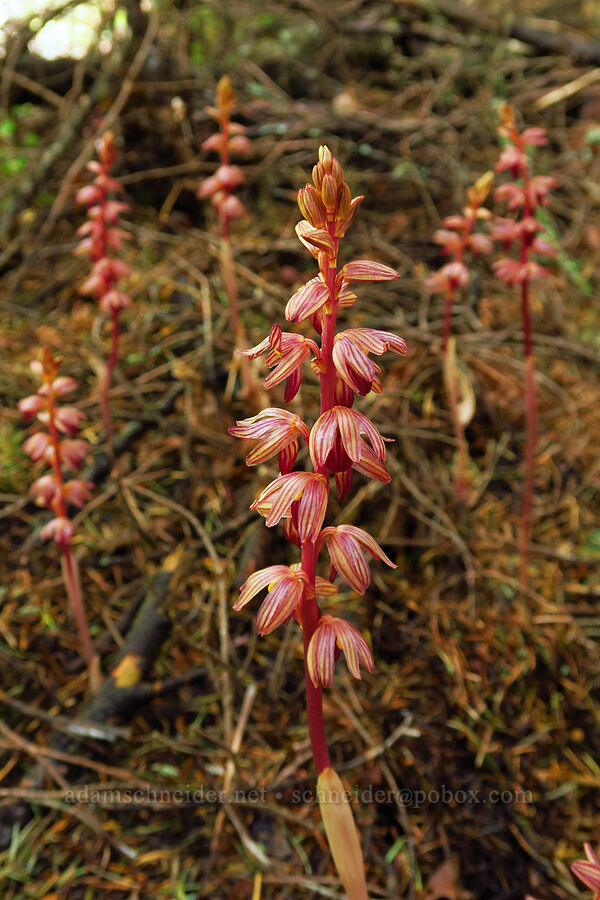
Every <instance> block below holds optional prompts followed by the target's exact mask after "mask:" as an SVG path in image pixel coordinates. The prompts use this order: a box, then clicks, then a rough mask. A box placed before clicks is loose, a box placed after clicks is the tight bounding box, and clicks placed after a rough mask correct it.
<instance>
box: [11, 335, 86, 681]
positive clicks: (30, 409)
mask: <svg viewBox="0 0 600 900" xmlns="http://www.w3.org/2000/svg"><path fill="white" fill-rule="evenodd" d="M60 363H61V359H60V357H54V356H53V355H52V353H51V351H50V350H49V349H48V348H45V349H44V351H43V354H42V358H41V360H34V362H32V363H31V370H32V372H33V374H34V375H35V376H36V377H37V378H39V379H40V380H41V382H42V383H41V386H40V387H39V388H38V391H37V393H36V394H32V395H31V396H30V397H25V398H24V399H23V400H21V401H20V402H19V410H20V412H21V413H22V415H23V418H24V419H25V420H26V421H27V420H30V419H33V418H34V417H35V418H37V419H38V421H39V422H41V423H42V425H44V426H45V429H46V430H45V431H36V432H35V433H34V434H32V435H31V436H30V437H28V438H27V440H26V441H25V443H24V444H23V449H24V450H25V452H26V453H27V455H28V456H30V457H31V459H32V460H33V462H34V463H37V462H43V463H45V464H46V465H47V466H49V467H50V471H49V472H47V473H46V474H44V475H41V476H40V477H39V478H37V479H36V481H34V483H33V485H32V486H31V494H32V496H33V498H34V500H35V502H36V503H37V504H38V505H39V506H46V507H47V508H48V509H50V510H52V512H53V513H54V517H53V518H52V519H50V521H49V522H48V523H47V524H46V525H44V527H43V528H42V530H41V532H40V536H41V538H42V539H44V540H47V539H52V540H54V541H55V542H56V543H57V544H58V546H59V547H60V551H61V554H62V571H63V579H64V582H65V588H66V591H67V596H68V598H69V602H70V604H71V610H72V613H73V617H74V619H75V621H76V624H77V628H78V631H79V637H80V640H81V646H82V650H83V655H84V658H85V660H86V663H87V667H88V675H89V681H90V687H91V688H92V690H95V689H96V688H97V687H98V686H99V684H100V681H101V676H100V665H99V660H98V657H97V656H96V654H95V653H94V648H93V646H92V642H91V639H90V635H89V630H88V625H87V618H86V614H85V609H84V605H83V598H82V595H81V584H80V580H79V571H78V567H77V562H76V560H75V557H74V556H73V553H72V550H71V540H72V538H73V532H74V529H73V523H72V521H71V519H70V518H69V513H68V509H67V504H68V503H72V504H73V505H74V506H78V507H79V508H82V507H83V506H85V504H86V502H87V500H88V499H89V496H90V492H91V491H92V489H93V487H94V485H93V484H92V483H91V482H89V481H84V480H83V479H81V478H70V479H68V480H67V479H65V476H64V469H65V468H67V469H72V470H75V471H77V470H78V469H80V468H81V465H82V464H83V460H84V458H85V456H86V454H87V452H88V449H89V445H88V443H87V442H86V441H83V440H80V439H78V438H75V435H76V434H77V432H78V430H79V425H80V422H81V419H82V418H83V416H82V414H81V412H80V411H79V410H78V409H76V408H75V407H74V406H59V403H60V402H61V398H62V397H64V396H65V395H66V394H70V393H72V392H73V391H74V390H75V389H76V387H77V382H76V381H74V379H73V378H68V377H65V376H62V375H59V374H58V367H59V365H60ZM65 435H66V436H65Z"/></svg>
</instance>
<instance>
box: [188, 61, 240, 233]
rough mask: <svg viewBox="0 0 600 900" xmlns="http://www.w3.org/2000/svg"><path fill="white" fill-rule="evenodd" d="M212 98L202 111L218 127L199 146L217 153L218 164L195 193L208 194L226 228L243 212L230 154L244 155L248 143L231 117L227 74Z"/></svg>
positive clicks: (232, 97)
mask: <svg viewBox="0 0 600 900" xmlns="http://www.w3.org/2000/svg"><path fill="white" fill-rule="evenodd" d="M216 102H217V105H216V107H213V106H207V107H206V109H205V111H206V112H207V113H208V114H209V116H211V118H213V119H214V120H215V121H216V122H218V125H219V131H218V132H216V133H215V134H211V136H210V137H209V138H207V139H206V140H205V141H204V143H203V144H202V149H203V150H207V151H213V152H216V153H218V154H219V157H220V160H221V164H220V166H219V168H218V169H217V171H216V172H215V174H214V175H211V177H210V178H207V179H206V180H205V181H203V182H202V184H201V185H200V188H199V189H198V197H199V198H200V199H205V198H210V202H211V203H212V204H213V206H214V207H215V208H216V209H217V212H218V213H219V218H220V220H221V224H222V225H223V226H224V227H225V228H228V227H229V223H230V222H231V221H233V219H241V218H243V217H244V216H246V215H247V212H246V208H245V207H244V204H243V203H242V202H241V200H240V199H239V197H236V195H235V194H234V191H235V190H236V188H238V187H239V186H240V185H241V184H243V183H244V181H245V178H244V175H243V172H242V170H241V169H240V168H239V166H233V165H231V162H230V159H231V155H232V154H234V155H236V154H237V155H238V156H246V155H247V154H248V153H249V152H250V150H251V146H252V145H251V143H250V140H249V139H248V138H247V137H246V129H245V127H244V126H243V125H240V124H239V123H238V122H232V121H231V114H232V112H233V110H234V108H235V94H234V93H233V88H232V86H231V82H230V80H229V78H228V77H227V75H224V76H223V77H222V78H221V80H220V81H219V83H218V85H217V96H216Z"/></svg>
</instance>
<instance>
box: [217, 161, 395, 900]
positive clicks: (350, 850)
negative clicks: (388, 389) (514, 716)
mask: <svg viewBox="0 0 600 900" xmlns="http://www.w3.org/2000/svg"><path fill="white" fill-rule="evenodd" d="M312 179H313V183H312V184H307V185H306V186H305V187H304V188H303V189H302V190H301V191H300V192H299V194H298V205H299V207H300V210H301V212H302V214H303V215H304V219H303V220H302V221H301V222H299V223H298V225H297V226H296V234H297V235H298V238H299V239H300V241H301V243H302V244H303V245H304V246H305V247H306V249H307V250H308V251H309V253H311V255H312V256H313V257H314V258H315V260H316V261H317V264H318V268H319V272H318V274H317V275H316V276H315V277H314V278H312V279H311V280H310V281H308V283H307V284H305V285H304V286H303V287H302V288H300V290H299V291H297V292H296V293H295V294H294V296H293V297H292V298H291V299H290V301H289V302H288V304H287V306H286V309H285V316H286V318H287V319H288V321H290V322H304V321H306V320H309V321H310V323H311V324H312V326H313V328H314V330H315V331H316V333H317V340H314V339H312V338H308V337H304V336H303V335H302V334H298V333H295V332H284V331H282V330H281V327H280V326H279V325H277V324H276V325H273V327H272V328H271V331H270V333H269V335H268V337H267V338H265V339H264V340H263V341H261V342H260V343H259V344H258V345H257V346H256V347H253V348H252V349H250V350H241V351H239V352H241V353H243V354H244V355H245V356H249V357H250V358H254V357H256V356H259V355H262V354H265V362H266V365H267V366H268V367H270V368H271V369H272V371H271V372H270V374H269V376H268V377H267V379H266V381H265V387H266V388H270V387H274V386H275V385H277V384H280V383H282V382H285V391H284V399H285V402H288V403H289V402H290V401H291V400H293V398H294V397H295V395H296V393H297V392H298V390H299V388H300V385H301V383H302V376H303V365H304V363H305V362H307V361H310V365H311V368H312V370H313V372H314V374H316V375H317V376H318V378H319V381H320V389H321V391H320V393H321V408H320V415H319V417H318V418H317V420H316V422H315V423H314V424H313V426H312V428H309V427H308V425H307V424H306V423H305V422H303V421H302V420H301V419H300V418H299V416H297V415H295V414H294V413H291V412H289V411H288V410H285V409H278V408H273V407H270V408H268V409H265V410H263V411H262V412H261V413H259V414H258V415H256V416H253V417H252V418H250V419H245V420H243V421H240V422H238V423H237V424H236V425H235V426H234V427H232V428H230V429H229V430H230V432H231V434H233V435H235V436H236V437H240V438H245V439H255V440H257V441H258V443H257V445H256V446H255V447H254V449H253V450H252V451H251V452H250V453H249V454H248V456H247V459H246V461H247V463H248V465H257V464H259V463H262V462H265V461H266V460H268V459H270V458H271V457H273V456H278V459H279V470H280V473H279V475H278V476H277V478H275V480H274V481H272V482H271V483H270V484H268V485H267V486H266V487H265V488H264V489H263V490H262V491H261V492H260V494H259V496H258V497H257V498H256V500H255V501H254V503H253V504H252V507H253V508H254V509H256V510H257V511H258V512H259V513H260V514H261V515H262V516H264V517H265V523H266V525H267V526H273V525H276V524H277V523H278V522H280V521H283V529H284V533H285V535H286V537H287V538H288V540H290V541H291V542H292V543H294V544H295V545H296V546H298V547H300V549H301V562H300V563H294V564H293V565H291V566H285V565H271V566H268V567H267V568H266V569H262V570H260V571H257V572H254V573H253V574H252V575H250V577H249V578H248V579H247V581H246V582H245V584H244V585H243V586H242V589H241V592H240V596H239V598H238V600H237V601H236V603H235V606H234V608H235V609H236V610H239V609H242V608H243V607H244V606H246V604H247V603H249V602H250V601H251V600H252V599H253V598H254V597H255V596H256V595H257V594H259V593H260V592H261V591H263V590H264V589H265V588H267V595H266V598H265V599H264V600H263V602H262V605H261V606H260V609H259V612H258V615H257V618H256V627H257V630H258V632H259V634H261V635H264V634H267V633H269V632H270V631H272V630H273V629H274V628H276V627H277V626H278V625H282V624H284V623H285V622H287V621H288V620H290V619H291V618H294V619H295V620H296V621H297V622H298V624H299V625H300V627H301V629H302V637H303V647H304V667H305V682H306V706H307V718H308V730H309V735H310V742H311V747H312V752H313V756H314V760H315V765H316V768H317V773H318V795H319V801H320V807H321V812H322V815H323V820H324V824H325V828H326V831H327V835H328V839H329V844H330V847H331V851H332V855H333V858H334V861H335V864H336V866H337V869H338V872H339V875H340V878H341V880H342V883H343V884H344V887H345V889H346V892H347V894H348V897H349V898H351V900H364V898H365V897H367V890H366V883H365V876H364V867H363V862H362V853H361V849H360V842H359V839H358V834H357V832H356V828H355V825H354V822H353V818H352V813H351V810H350V806H349V804H348V802H347V799H346V798H345V795H344V791H343V786H342V782H341V780H340V778H339V777H338V775H337V774H336V773H335V771H334V770H333V768H332V767H331V762H330V757H329V751H328V748H327V742H326V738H325V726H324V721H323V708H322V691H323V688H324V687H329V686H330V685H331V684H332V682H333V679H334V671H335V664H336V661H337V659H338V657H339V655H340V653H343V654H344V656H345V658H346V662H347V665H348V668H349V670H350V672H351V673H352V675H353V676H354V677H355V678H360V677H361V675H360V667H361V666H362V667H363V668H365V669H366V670H367V671H369V672H370V671H371V670H372V668H373V657H372V653H371V649H370V647H369V645H368V643H367V641H366V640H365V638H364V637H363V636H362V635H361V634H360V632H359V631H358V630H357V629H356V628H355V627H354V625H352V624H351V623H350V622H348V621H347V620H346V619H344V618H343V617H341V616H335V615H331V614H329V613H323V612H322V610H321V607H320V605H319V601H322V600H327V599H328V598H331V597H332V596H333V595H334V594H335V593H336V592H337V589H336V586H335V584H334V582H335V579H336V576H338V575H339V576H340V577H341V578H342V579H343V580H344V581H345V582H346V583H347V584H348V585H349V586H350V587H351V588H352V589H353V590H356V591H358V592H359V593H364V591H365V590H366V588H367V587H368V585H369V583H370V580H371V576H370V571H369V563H368V556H367V554H371V555H372V556H374V557H375V558H376V559H379V560H381V561H383V562H385V563H386V564H387V565H389V566H391V567H392V568H395V565H394V563H393V562H392V560H391V559H389V558H388V556H387V555H386V554H385V553H384V551H383V550H382V548H381V547H380V546H379V545H378V544H377V542H376V541H375V540H374V539H373V538H372V537H371V535H369V534H368V533H367V532H366V531H364V530H363V529H361V528H358V527H356V526H354V525H337V526H326V527H323V525H324V520H325V516H326V513H327V505H328V496H329V482H330V477H331V476H332V475H333V476H334V478H335V483H336V487H337V493H338V496H339V497H340V498H342V497H344V496H345V495H346V494H347V493H348V491H349V490H350V488H351V485H352V478H353V472H354V471H358V472H360V473H362V474H364V475H367V476H368V477H371V478H375V479H377V480H379V481H381V482H382V483H384V484H387V483H388V482H389V480H390V475H389V473H388V471H387V469H386V466H385V458H386V448H385V441H386V439H385V438H383V437H382V436H381V434H380V433H379V431H378V430H377V428H376V427H375V425H373V423H372V422H371V421H370V420H369V419H368V418H367V416H366V415H364V414H363V413H362V412H359V411H358V410H355V409H353V404H354V401H355V397H356V396H357V395H358V396H365V395H366V394H368V393H369V392H371V391H373V392H375V393H380V392H381V390H382V385H381V369H380V368H379V366H378V365H377V364H376V363H375V362H374V361H373V360H372V359H371V357H370V355H369V354H375V355H381V354H383V353H384V352H386V351H387V350H393V351H395V352H396V353H399V354H405V353H406V350H407V347H406V343H405V342H404V340H402V338H400V337H397V336H396V335H394V334H391V333H390V332H387V331H380V330H378V329H373V328H353V329H348V330H345V331H340V332H336V320H337V315H338V311H339V310H340V309H341V308H347V307H350V306H352V304H353V303H354V302H355V301H356V300H357V296H356V294H355V292H354V290H353V287H352V285H353V284H354V283H356V282H371V281H391V280H394V279H396V278H398V274H397V273H396V272H395V271H394V270H393V269H391V268H390V267H389V266H386V265H383V264H382V263H379V262H373V261H371V260H355V261H353V262H348V263H346V264H345V265H344V266H342V267H341V268H340V269H338V258H337V257H338V247H339V242H340V239H341V238H343V237H344V235H345V234H346V231H347V230H348V228H349V227H350V225H351V223H352V221H353V219H354V217H355V215H356V212H357V210H358V207H359V206H360V203H361V201H362V199H363V197H362V196H358V197H354V198H352V196H351V193H350V188H349V187H348V185H347V184H346V183H345V182H344V177H343V171H342V167H341V165H340V163H339V162H338V161H337V159H335V157H334V156H332V154H331V151H330V150H329V148H328V147H325V146H323V147H321V148H320V149H319V162H318V163H317V165H316V166H315V167H314V168H313V172H312ZM319 336H320V342H319ZM301 442H303V443H304V444H308V450H309V459H310V464H311V468H310V469H309V470H307V471H305V470H302V469H295V468H294V467H295V465H296V460H297V457H298V453H299V450H300V445H301ZM324 547H326V549H327V552H328V555H329V571H328V577H327V578H325V577H321V576H319V575H317V565H318V560H319V554H320V552H321V550H322V549H323V548H324Z"/></svg>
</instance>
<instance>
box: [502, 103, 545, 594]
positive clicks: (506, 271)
mask: <svg viewBox="0 0 600 900" xmlns="http://www.w3.org/2000/svg"><path fill="white" fill-rule="evenodd" d="M500 119H501V123H502V124H501V126H500V128H499V129H498V133H499V134H500V136H501V137H503V138H504V139H505V140H506V146H505V147H504V149H503V150H502V152H501V154H500V159H499V160H498V163H497V165H496V171H497V172H506V171H508V172H509V173H510V174H511V176H512V178H513V180H512V181H508V182H506V183H505V184H502V185H500V187H498V188H496V191H495V198H496V200H499V201H502V202H506V203H508V208H509V210H511V211H514V212H515V218H514V219H511V218H502V219H497V220H496V222H495V224H494V226H493V228H492V232H491V235H492V238H493V239H494V240H495V241H498V242H500V243H501V244H502V245H503V248H504V250H505V251H506V250H508V249H509V248H510V247H512V246H516V248H517V255H516V257H510V256H504V257H502V258H501V259H499V260H498V261H497V262H495V263H494V264H493V269H494V272H495V274H496V276H497V277H498V278H500V279H501V280H502V281H504V282H505V283H506V284H508V285H511V286H514V287H516V288H517V289H518V290H519V292H520V296H521V317H522V322H523V342H524V347H525V417H526V425H527V439H526V445H525V484H524V487H523V506H522V513H521V542H520V551H521V585H522V586H525V585H526V582H527V562H528V555H529V544H530V539H531V507H532V501H533V475H534V465H535V442H536V428H537V425H536V423H537V399H536V391H535V360H534V356H533V338H532V331H531V313H530V302H529V301H530V296H529V293H530V292H529V286H530V284H531V282H532V281H534V280H536V279H538V278H541V277H542V276H544V275H547V274H550V270H549V269H547V268H545V267H544V266H542V265H540V263H539V262H537V261H536V260H535V259H534V255H538V254H541V255H542V256H546V257H553V256H556V248H555V247H554V246H553V245H552V244H551V243H549V241H547V240H546V239H545V238H543V237H541V236H540V235H541V233H542V232H544V231H545V228H544V226H543V225H542V224H541V222H539V221H538V220H537V218H536V211H537V209H538V207H541V206H543V205H544V204H545V203H546V202H547V200H548V194H549V192H550V191H551V189H552V188H553V187H555V186H556V180H555V179H554V178H552V177H551V176H549V175H534V176H532V174H531V171H530V167H529V160H528V158H527V149H528V148H529V147H539V146H542V145H543V144H545V143H546V132H545V131H544V129H543V128H526V129H525V131H523V132H522V133H521V132H520V131H519V130H518V128H517V126H516V124H515V114H514V110H513V109H512V107H511V106H509V105H508V104H503V105H502V107H501V109H500Z"/></svg>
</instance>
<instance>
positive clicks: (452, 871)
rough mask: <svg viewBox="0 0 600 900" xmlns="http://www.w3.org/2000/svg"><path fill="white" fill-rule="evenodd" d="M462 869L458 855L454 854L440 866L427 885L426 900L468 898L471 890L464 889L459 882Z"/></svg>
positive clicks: (461, 899) (462, 899) (465, 899)
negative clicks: (460, 869)
mask: <svg viewBox="0 0 600 900" xmlns="http://www.w3.org/2000/svg"><path fill="white" fill-rule="evenodd" d="M459 878H460V871H459V867H458V856H457V855H456V854H453V855H452V856H451V857H450V858H449V859H447V860H446V861H445V862H443V863H442V864H441V866H439V867H438V868H437V869H436V870H435V872H434V873H433V875H432V876H431V878H429V880H428V882H427V884H426V885H425V890H426V891H427V893H426V894H425V897H424V900H442V898H446V897H447V898H448V900H468V898H469V897H471V892H470V891H466V890H464V889H463V888H462V887H461V886H460V884H459Z"/></svg>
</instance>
